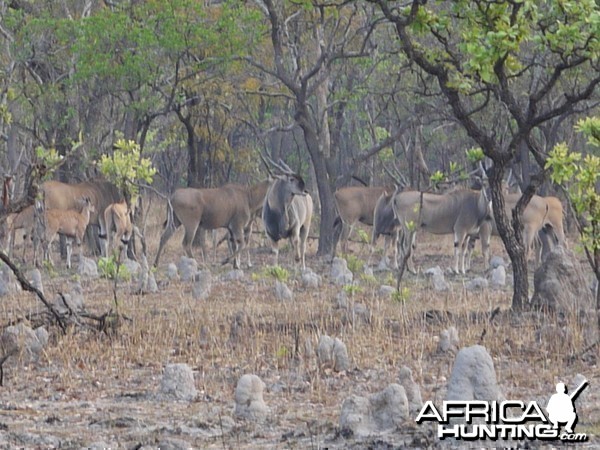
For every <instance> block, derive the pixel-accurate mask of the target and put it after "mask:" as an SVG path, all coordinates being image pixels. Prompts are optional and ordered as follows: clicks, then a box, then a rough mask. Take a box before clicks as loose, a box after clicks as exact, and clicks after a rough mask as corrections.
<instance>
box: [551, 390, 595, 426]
mask: <svg viewBox="0 0 600 450" xmlns="http://www.w3.org/2000/svg"><path fill="white" fill-rule="evenodd" d="M588 384H589V382H588V380H584V381H583V382H582V383H581V384H580V385H579V386H578V387H577V389H575V390H574V391H573V393H572V394H571V395H568V394H567V387H566V386H565V384H564V383H557V384H556V394H553V395H552V397H550V400H549V401H548V406H546V411H548V419H550V422H552V425H553V428H554V429H558V425H559V423H566V424H567V425H566V427H565V431H566V432H567V433H569V434H572V433H573V427H574V426H575V423H576V422H577V412H576V411H575V404H574V402H575V399H576V398H577V397H578V396H579V394H580V393H581V392H582V391H583V390H584V389H585V388H586V387H587V386H588Z"/></svg>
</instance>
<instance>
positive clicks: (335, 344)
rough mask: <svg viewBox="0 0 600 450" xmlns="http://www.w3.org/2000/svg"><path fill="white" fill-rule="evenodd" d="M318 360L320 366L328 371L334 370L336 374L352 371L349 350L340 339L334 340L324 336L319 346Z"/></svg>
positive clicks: (320, 339)
mask: <svg viewBox="0 0 600 450" xmlns="http://www.w3.org/2000/svg"><path fill="white" fill-rule="evenodd" d="M317 359H318V361H319V365H320V366H321V367H323V368H326V369H327V368H329V369H333V370H334V371H336V372H342V371H346V370H349V369H350V360H349V358H348V349H347V348H346V344H344V343H343V342H342V341H341V340H339V339H338V338H335V339H332V338H331V337H329V336H327V335H322V336H321V337H320V338H319V344H318V345H317Z"/></svg>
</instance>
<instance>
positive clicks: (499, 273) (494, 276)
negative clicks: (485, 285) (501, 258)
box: [490, 266, 506, 288]
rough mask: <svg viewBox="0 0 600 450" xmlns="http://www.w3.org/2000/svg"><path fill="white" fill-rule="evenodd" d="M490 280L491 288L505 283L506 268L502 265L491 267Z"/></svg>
mask: <svg viewBox="0 0 600 450" xmlns="http://www.w3.org/2000/svg"><path fill="white" fill-rule="evenodd" d="M490 278H491V282H490V284H491V285H492V287H493V288H500V287H503V286H505V285H506V269H505V267H504V266H498V267H496V268H495V269H492V273H491V275H490Z"/></svg>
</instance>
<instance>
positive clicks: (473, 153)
mask: <svg viewBox="0 0 600 450" xmlns="http://www.w3.org/2000/svg"><path fill="white" fill-rule="evenodd" d="M465 153H466V155H467V159H468V160H469V162H471V163H473V164H475V163H478V162H479V161H483V159H484V158H485V155H484V153H483V150H482V149H481V148H479V147H476V148H470V149H469V150H467V151H466V152H465Z"/></svg>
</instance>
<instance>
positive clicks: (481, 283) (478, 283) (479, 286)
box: [467, 277, 488, 291]
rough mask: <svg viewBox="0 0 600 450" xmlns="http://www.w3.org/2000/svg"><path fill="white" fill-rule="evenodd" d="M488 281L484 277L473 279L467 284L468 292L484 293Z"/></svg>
mask: <svg viewBox="0 0 600 450" xmlns="http://www.w3.org/2000/svg"><path fill="white" fill-rule="evenodd" d="M487 287H488V280H486V279H485V278H482V277H477V278H473V279H472V280H471V281H469V282H468V283H467V290H468V291H482V290H484V289H487Z"/></svg>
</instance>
